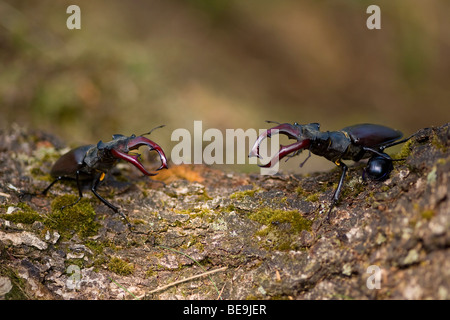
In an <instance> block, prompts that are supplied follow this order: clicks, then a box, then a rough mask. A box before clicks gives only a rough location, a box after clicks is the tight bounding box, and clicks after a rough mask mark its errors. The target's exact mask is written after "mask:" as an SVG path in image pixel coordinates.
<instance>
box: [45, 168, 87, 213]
mask: <svg viewBox="0 0 450 320" xmlns="http://www.w3.org/2000/svg"><path fill="white" fill-rule="evenodd" d="M75 180H76V181H77V188H78V199H77V200H76V201H75V202H74V203H71V204H68V205H65V206H62V207H61V211H62V210H64V208H67V207H71V206H74V205H76V204H77V203H78V202H79V201H80V200H81V198H83V191H82V189H81V183H80V171H79V170H77V173H76V178H75ZM44 191H45V190H44Z"/></svg>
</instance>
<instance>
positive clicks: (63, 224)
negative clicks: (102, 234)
mask: <svg viewBox="0 0 450 320" xmlns="http://www.w3.org/2000/svg"><path fill="white" fill-rule="evenodd" d="M77 199H78V197H77V196H75V195H64V196H61V197H58V198H56V199H55V200H54V201H53V202H52V204H51V207H52V213H51V214H50V215H49V216H48V219H47V220H46V221H45V224H46V225H47V226H48V227H50V228H53V229H56V230H58V231H59V233H60V234H61V235H63V236H67V237H71V236H72V235H73V233H77V234H79V235H80V236H82V237H88V236H92V235H95V234H96V233H97V231H98V228H99V226H100V224H99V223H98V222H96V221H95V211H94V209H93V208H92V205H91V203H90V200H89V199H87V198H82V199H81V200H80V201H79V202H78V203H76V204H74V203H75V202H76V200H77ZM63 207H64V208H63ZM62 208H63V209H62Z"/></svg>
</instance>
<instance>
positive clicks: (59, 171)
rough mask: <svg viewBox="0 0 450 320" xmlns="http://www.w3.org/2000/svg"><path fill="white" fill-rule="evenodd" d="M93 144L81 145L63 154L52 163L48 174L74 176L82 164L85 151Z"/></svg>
mask: <svg viewBox="0 0 450 320" xmlns="http://www.w3.org/2000/svg"><path fill="white" fill-rule="evenodd" d="M92 147H95V145H86V146H81V147H78V148H75V149H72V150H70V151H69V152H67V153H65V154H63V155H62V156H61V158H59V159H58V160H57V161H56V162H55V164H54V165H53V167H52V169H51V171H50V174H51V175H52V176H53V177H55V178H56V177H75V175H76V172H77V170H79V169H80V167H81V166H82V165H83V160H84V157H85V155H86V152H87V151H88V150H89V149H90V148H92Z"/></svg>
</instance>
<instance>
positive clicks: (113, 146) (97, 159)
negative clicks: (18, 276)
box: [42, 126, 168, 230]
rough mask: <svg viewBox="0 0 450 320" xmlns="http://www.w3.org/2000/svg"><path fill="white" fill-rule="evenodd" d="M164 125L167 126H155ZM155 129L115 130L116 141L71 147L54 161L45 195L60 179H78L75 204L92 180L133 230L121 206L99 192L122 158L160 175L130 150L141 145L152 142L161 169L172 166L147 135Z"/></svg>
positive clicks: (96, 193) (147, 173) (144, 171)
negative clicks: (127, 132)
mask: <svg viewBox="0 0 450 320" xmlns="http://www.w3.org/2000/svg"><path fill="white" fill-rule="evenodd" d="M161 127H163V126H159V127H156V128H154V129H157V128H161ZM154 129H153V130H154ZM153 130H151V131H150V132H148V133H144V134H142V135H140V136H137V137H136V136H135V135H134V134H133V135H131V136H130V137H127V136H124V135H121V134H115V135H113V137H112V138H113V140H112V141H109V142H103V141H101V140H100V141H99V142H98V143H97V144H96V145H95V144H90V145H85V146H81V147H78V148H75V149H72V150H70V151H69V152H67V153H66V154H64V155H62V156H61V158H59V159H58V160H57V161H56V162H55V163H54V164H53V167H52V169H51V171H50V174H51V175H52V176H53V177H54V178H55V180H54V181H53V182H52V183H50V185H49V186H48V187H47V188H46V189H45V190H44V191H43V192H42V194H43V195H45V194H46V193H47V192H48V191H49V190H50V188H51V187H52V186H53V185H54V184H55V183H57V182H58V181H63V180H72V181H76V183H77V187H78V195H79V198H78V199H77V200H76V201H75V202H74V203H72V204H70V206H71V205H75V204H76V203H78V201H80V199H81V198H82V197H83V193H82V186H83V185H86V184H90V187H91V191H92V193H93V194H94V195H95V196H96V197H97V198H98V199H99V200H100V201H101V202H103V203H104V204H105V205H107V206H108V207H109V208H111V209H112V210H113V211H114V212H115V213H118V214H119V215H120V216H121V217H122V218H123V219H124V220H125V222H126V223H127V225H128V227H129V228H130V230H132V228H131V224H130V223H129V222H128V219H127V218H126V217H125V215H124V214H123V213H122V212H121V211H120V210H119V208H118V207H116V206H114V205H113V204H111V203H110V202H108V201H107V200H105V199H104V198H103V197H102V196H100V195H99V194H98V192H97V187H98V185H99V184H100V182H102V181H103V180H104V179H105V175H106V173H107V172H108V171H109V170H110V169H111V168H112V167H114V166H115V165H116V164H117V162H118V161H119V160H125V161H127V162H129V163H131V164H132V165H134V166H135V167H136V168H138V169H139V170H140V171H141V172H142V173H143V174H145V175H146V176H154V175H156V173H152V172H149V171H147V170H146V169H145V168H144V166H143V165H142V163H141V162H140V161H139V156H140V155H139V154H128V153H129V152H130V151H131V150H136V149H138V148H139V147H141V146H148V147H149V148H150V151H151V150H156V152H158V154H159V157H160V159H161V166H160V167H159V168H158V169H157V170H161V169H164V168H166V169H167V168H168V167H167V158H166V155H165V154H164V151H163V149H162V148H161V147H160V146H159V145H158V144H156V143H155V142H153V141H151V140H149V139H147V138H146V137H144V135H148V134H150V133H151V132H152V131H153ZM62 209H64V207H63V208H61V210H62Z"/></svg>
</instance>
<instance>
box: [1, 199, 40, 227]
mask: <svg viewBox="0 0 450 320" xmlns="http://www.w3.org/2000/svg"><path fill="white" fill-rule="evenodd" d="M14 207H16V208H19V210H17V211H15V212H13V213H11V214H5V215H2V218H3V219H5V220H8V221H11V222H14V223H25V224H32V223H34V222H35V221H43V220H44V218H43V217H42V216H41V215H40V214H39V213H37V212H36V211H34V210H33V209H31V207H30V206H29V205H27V204H25V203H18V204H17V205H15V206H14Z"/></svg>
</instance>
